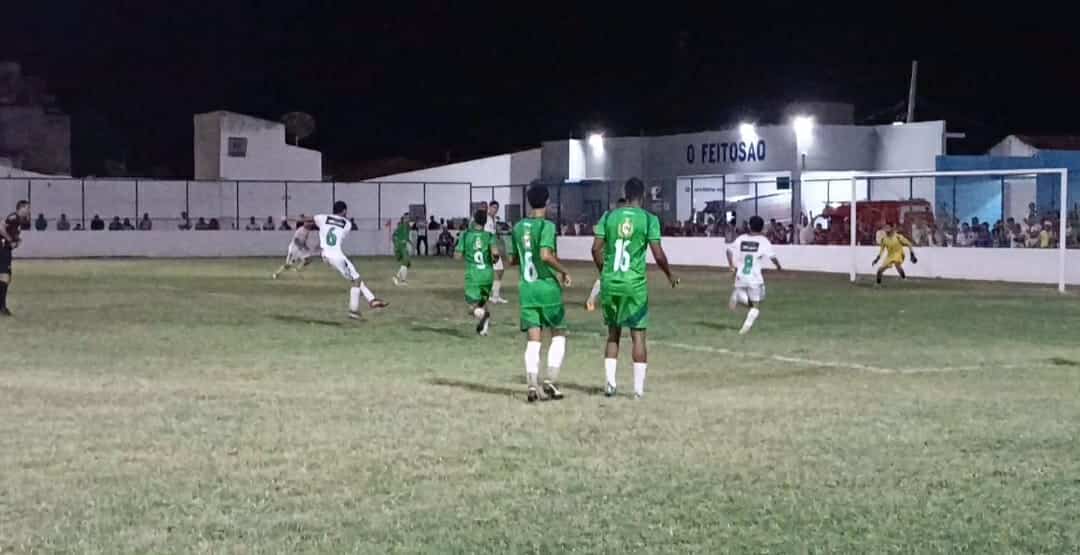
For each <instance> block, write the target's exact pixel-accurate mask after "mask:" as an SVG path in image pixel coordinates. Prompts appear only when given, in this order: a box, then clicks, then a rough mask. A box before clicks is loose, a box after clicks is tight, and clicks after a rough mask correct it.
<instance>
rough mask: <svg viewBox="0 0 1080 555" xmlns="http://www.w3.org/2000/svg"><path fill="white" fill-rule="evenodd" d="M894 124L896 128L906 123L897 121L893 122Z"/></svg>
mask: <svg viewBox="0 0 1080 555" xmlns="http://www.w3.org/2000/svg"><path fill="white" fill-rule="evenodd" d="M892 124H893V126H894V127H895V126H897V125H904V122H902V121H900V120H896V121H894V122H892Z"/></svg>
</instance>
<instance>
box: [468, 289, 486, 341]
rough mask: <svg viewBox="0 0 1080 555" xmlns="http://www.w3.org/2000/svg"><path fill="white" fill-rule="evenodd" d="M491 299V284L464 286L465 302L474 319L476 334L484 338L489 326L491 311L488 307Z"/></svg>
mask: <svg viewBox="0 0 1080 555" xmlns="http://www.w3.org/2000/svg"><path fill="white" fill-rule="evenodd" d="M490 297H491V284H490V283H481V284H471V283H467V284H465V302H467V303H469V305H470V310H471V312H472V315H473V317H474V318H476V320H477V323H476V333H477V334H479V335H481V336H486V335H487V334H488V332H489V330H490V326H491V309H490V308H489V307H488V304H489V299H490Z"/></svg>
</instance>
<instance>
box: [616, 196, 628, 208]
mask: <svg viewBox="0 0 1080 555" xmlns="http://www.w3.org/2000/svg"><path fill="white" fill-rule="evenodd" d="M623 206H626V197H619V200H617V201H615V208H622V207H623Z"/></svg>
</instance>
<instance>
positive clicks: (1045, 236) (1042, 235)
mask: <svg viewBox="0 0 1080 555" xmlns="http://www.w3.org/2000/svg"><path fill="white" fill-rule="evenodd" d="M1053 227H1054V226H1053V224H1052V223H1051V222H1050V221H1049V220H1046V221H1044V222H1043V225H1042V230H1040V231H1039V248H1040V249H1048V248H1050V247H1052V246H1053V241H1052V237H1051V234H1050V230H1051V229H1053Z"/></svg>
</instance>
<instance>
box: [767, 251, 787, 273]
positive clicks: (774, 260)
mask: <svg viewBox="0 0 1080 555" xmlns="http://www.w3.org/2000/svg"><path fill="white" fill-rule="evenodd" d="M769 260H772V263H773V266H776V271H777V272H782V271H784V269H783V268H781V267H780V259H779V258H777V257H776V255H775V254H774V255H772V256H770V257H769Z"/></svg>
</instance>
